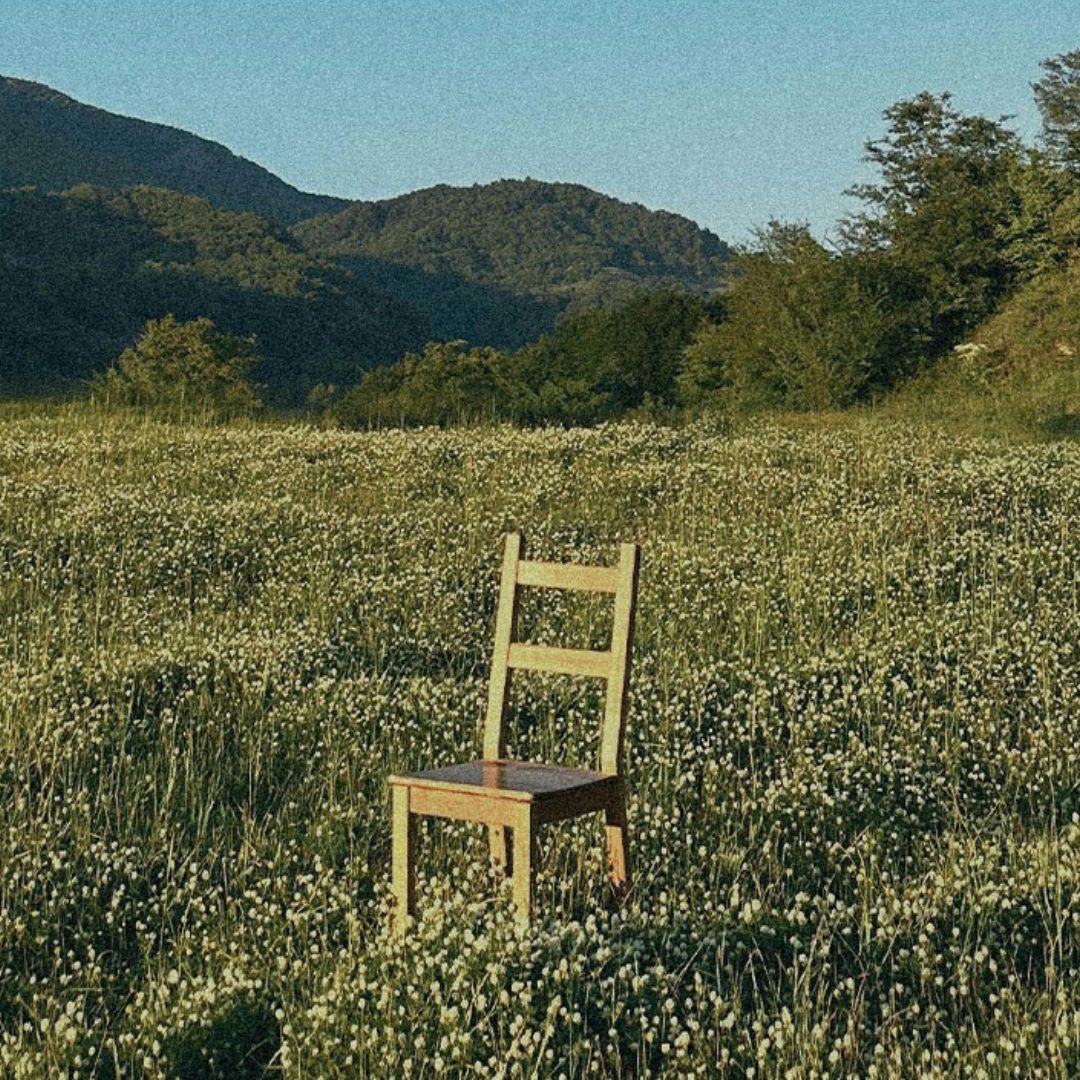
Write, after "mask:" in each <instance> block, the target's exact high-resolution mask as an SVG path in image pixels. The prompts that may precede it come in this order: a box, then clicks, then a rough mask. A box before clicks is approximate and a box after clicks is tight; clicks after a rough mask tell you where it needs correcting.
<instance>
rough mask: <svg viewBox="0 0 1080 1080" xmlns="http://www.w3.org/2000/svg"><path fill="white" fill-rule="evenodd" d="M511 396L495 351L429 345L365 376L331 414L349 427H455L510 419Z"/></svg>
mask: <svg viewBox="0 0 1080 1080" xmlns="http://www.w3.org/2000/svg"><path fill="white" fill-rule="evenodd" d="M516 394H517V388H516V387H515V386H514V384H513V382H512V379H511V376H510V373H509V371H508V369H507V358H506V356H505V354H503V353H501V352H500V351H499V350H498V349H494V348H491V347H490V346H484V347H481V348H477V349H468V348H466V343H465V342H464V341H430V342H428V344H427V345H425V346H424V348H423V351H422V352H420V353H410V354H409V355H408V356H406V357H405V359H404V360H402V361H401V362H400V363H397V364H392V365H390V366H388V367H380V368H373V369H372V370H370V371H368V372H366V373H365V374H364V377H363V378H362V379H361V380H360V382H359V383H357V385H356V386H354V387H352V388H351V389H350V390H348V391H346V393H345V394H344V395H343V397H342V399H341V401H340V402H338V403H337V405H335V406H333V408H332V410H331V411H332V412H333V414H334V415H335V416H336V418H337V419H338V420H339V421H340V422H341V423H344V424H347V425H349V426H351V427H366V426H381V425H385V424H448V423H460V422H463V421H470V420H478V419H483V418H492V417H501V418H510V417H512V416H514V415H515V413H516Z"/></svg>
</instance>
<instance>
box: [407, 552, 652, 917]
mask: <svg viewBox="0 0 1080 1080" xmlns="http://www.w3.org/2000/svg"><path fill="white" fill-rule="evenodd" d="M523 556H524V540H523V538H522V535H521V534H520V533H510V534H508V535H507V537H506V546H505V550H504V553H503V564H502V579H501V583H500V586H499V606H498V612H497V614H496V618H495V647H494V651H493V653H492V658H491V679H490V682H489V684H488V702H487V716H486V719H485V723H484V756H483V758H482V759H481V760H479V761H473V762H468V763H465V764H461V765H451V766H449V767H446V768H440V769H429V770H427V771H425V772H420V773H413V774H410V775H405V776H391V777H390V780H389V783H390V792H391V812H392V821H393V859H392V883H393V894H394V901H395V904H394V930H395V932H396V933H398V934H402V933H404V932H405V929H406V926H407V922H408V918H409V917H411V916H412V915H414V914H415V909H416V879H415V854H416V818H417V817H420V816H428V817H442V818H453V819H456V820H459V821H476V822H481V823H483V824H485V825H487V827H488V840H489V848H490V853H491V859H492V861H493V863H494V865H495V867H496V869H497V870H498V871H499V872H500V873H502V874H509V875H510V877H511V879H512V890H513V899H514V904H515V906H516V908H517V911H518V915H519V917H520V918H521V919H522V920H524V921H528V919H529V917H530V915H531V913H532V908H533V892H534V878H535V870H536V838H537V832H538V829H539V827H540V826H541V825H542V824H546V823H548V822H552V821H562V820H565V819H567V818H572V817H578V816H580V815H582V814H587V813H592V812H595V811H603V813H604V817H605V825H606V834H607V850H608V865H609V876H610V880H611V885H612V889H613V891H614V894H615V897H616V899H617V900H620V901H621V900H622V899H623V898H624V897H625V896H626V893H627V891H628V890H629V888H630V860H629V851H628V844H627V820H626V786H625V782H624V779H623V737H624V730H625V726H626V725H625V718H626V698H627V690H628V687H629V684H630V661H631V656H630V646H631V641H632V639H633V634H634V616H635V612H636V608H637V586H638V572H639V569H640V565H641V549H640V548H639V547H638V545H637V544H622V545H620V549H619V563H618V565H617V566H581V565H577V564H571V563H548V562H537V561H529V560H526V559H525V558H524V557H523ZM522 586H525V587H539V588H551V589H572V590H577V591H583V592H598V593H609V594H612V595H613V596H614V598H615V604H614V616H613V623H612V631H611V646H610V648H608V649H604V650H595V649H563V648H555V647H552V646H548V645H533V644H529V643H526V642H521V641H519V640H518V590H519V589H520V588H521V587H522ZM519 669H520V670H528V671H548V672H556V673H561V674H567V675H581V676H591V677H595V678H601V679H605V680H606V681H607V694H606V697H605V704H604V715H603V721H602V724H601V730H600V768H599V771H595V772H594V771H592V770H589V769H573V768H566V767H562V766H554V765H543V764H539V763H532V762H521V761H507V760H506V703H507V695H508V692H509V689H510V681H511V676H512V674H513V672H514V671H515V670H519Z"/></svg>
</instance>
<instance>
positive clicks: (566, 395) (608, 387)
mask: <svg viewBox="0 0 1080 1080" xmlns="http://www.w3.org/2000/svg"><path fill="white" fill-rule="evenodd" d="M707 313H708V308H707V305H706V303H705V301H704V300H702V299H701V298H700V297H697V296H693V295H691V294H689V293H686V292H684V291H682V290H679V289H662V290H656V291H651V292H646V291H639V292H637V293H635V294H634V295H633V296H632V297H631V298H630V300H629V301H628V302H627V303H625V304H622V305H621V306H619V307H615V308H609V309H606V310H602V311H588V312H582V313H580V314H578V315H569V316H567V317H566V318H564V319H563V320H562V322H560V323H559V325H558V326H557V327H556V329H555V332H554V333H553V334H550V335H548V336H546V337H544V338H541V340H540V341H538V342H536V343H535V344H533V345H531V346H526V347H525V348H524V349H522V350H521V351H520V352H519V353H518V354H517V357H516V358H515V359H516V364H517V367H518V370H519V372H520V375H519V377H520V379H521V380H522V382H523V383H525V385H526V386H527V387H528V388H529V390H530V391H531V392H532V395H533V401H534V407H535V408H537V409H539V413H540V414H539V415H537V416H536V417H534V418H535V419H541V420H543V419H548V420H557V421H561V422H566V421H569V422H572V423H589V422H594V421H597V420H603V419H605V418H607V417H612V416H617V415H619V414H621V413H624V412H626V411H628V410H631V409H637V408H640V407H641V406H643V405H644V404H645V403H646V402H647V401H648V402H653V403H655V404H658V405H670V404H673V403H674V401H675V396H676V387H675V380H676V376H677V375H678V371H679V366H680V364H681V361H682V353H683V350H684V349H685V348H686V346H687V345H688V344H689V342H690V340H691V338H692V337H693V334H694V332H695V330H696V329H697V327H698V325H699V324H700V322H701V320H702V319H703V318H705V317H706V315H707Z"/></svg>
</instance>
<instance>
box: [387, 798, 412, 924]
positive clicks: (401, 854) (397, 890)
mask: <svg viewBox="0 0 1080 1080" xmlns="http://www.w3.org/2000/svg"><path fill="white" fill-rule="evenodd" d="M391 806H392V817H393V837H392V845H393V850H392V862H391V879H392V887H393V893H394V912H393V915H392V916H391V918H392V920H393V931H394V934H395V935H397V936H398V937H403V936H404V934H405V930H406V925H407V923H408V920H409V919H410V918H411V917H412V916H413V915H414V914H415V913H416V816H415V815H414V814H412V813H410V812H409V789H408V788H407V787H405V786H403V785H400V784H395V785H394V787H393V789H392V794H391Z"/></svg>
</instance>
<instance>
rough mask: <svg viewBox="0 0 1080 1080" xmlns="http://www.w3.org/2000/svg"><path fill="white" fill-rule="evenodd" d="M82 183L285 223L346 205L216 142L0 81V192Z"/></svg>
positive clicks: (25, 84) (23, 84)
mask: <svg viewBox="0 0 1080 1080" xmlns="http://www.w3.org/2000/svg"><path fill="white" fill-rule="evenodd" d="M84 182H85V183H91V184H100V185H102V186H103V187H111V188H126V187H132V186H135V185H140V184H145V185H151V186H154V187H166V188H171V189H173V190H174V191H179V192H185V193H187V194H189V195H197V196H199V197H200V198H204V199H206V200H207V201H208V202H209V203H210V204H211V205H212V206H217V207H220V208H222V209H225V210H252V211H255V212H256V213H258V214H262V215H264V216H265V217H268V218H273V219H274V220H276V221H280V222H282V223H283V224H286V225H287V224H291V223H292V222H294V221H299V220H300V219H301V218H305V217H310V216H311V215H312V214H321V213H327V212H329V211H332V210H334V209H337V208H340V207H342V206H345V205H346V200H344V199H335V198H331V197H329V196H326V195H309V194H307V193H306V192H303V191H297V189H296V188H294V187H292V186H291V185H290V184H286V183H285V181H284V180H281V179H279V178H278V177H276V176H274V174H273V173H270V172H268V171H267V170H266V169H263V168H261V167H260V166H258V165H256V164H255V163H254V162H251V161H247V160H245V159H244V158H241V157H237V156H236V155H235V154H233V153H232V152H231V151H230V150H228V149H226V148H225V147H224V146H221V145H220V144H219V143H215V142H211V141H209V140H208V139H200V138H199V137H198V136H197V135H191V134H189V133H188V132H186V131H181V130H179V129H178V128H173V127H167V126H165V125H164V124H151V123H147V122H146V121H145V120H135V119H132V118H130V117H127V116H118V115H116V114H115V113H110V112H106V111H105V110H104V109H97V108H94V107H92V106H90V105H84V104H82V103H81V102H78V101H74V100H73V99H72V98H69V97H67V96H66V95H65V94H61V93H59V92H58V91H56V90H53V89H51V88H50V87H48V86H43V85H41V84H40V83H33V82H27V81H25V80H22V79H11V78H5V77H3V76H0V189H2V188H8V187H23V186H33V187H39V188H42V189H44V190H46V191H63V190H65V189H66V188H69V187H71V186H72V185H73V184H78V183H84Z"/></svg>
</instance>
